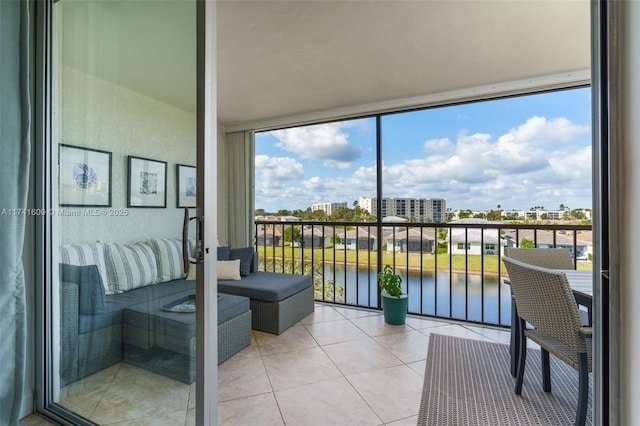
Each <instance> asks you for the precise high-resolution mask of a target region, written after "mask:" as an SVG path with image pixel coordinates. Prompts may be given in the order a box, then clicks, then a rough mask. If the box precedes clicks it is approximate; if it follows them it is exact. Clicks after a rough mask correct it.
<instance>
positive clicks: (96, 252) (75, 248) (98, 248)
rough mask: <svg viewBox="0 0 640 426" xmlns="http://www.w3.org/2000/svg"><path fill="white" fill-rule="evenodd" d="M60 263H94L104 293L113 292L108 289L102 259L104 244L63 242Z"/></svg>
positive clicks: (84, 264)
mask: <svg viewBox="0 0 640 426" xmlns="http://www.w3.org/2000/svg"><path fill="white" fill-rule="evenodd" d="M60 260H61V263H64V264H67V265H75V266H86V265H96V266H97V267H98V271H99V273H100V278H101V279H102V285H103V286H104V292H105V294H113V293H114V292H113V291H111V290H110V289H109V281H108V275H107V267H106V263H105V259H104V244H102V243H99V242H95V243H89V244H64V245H62V246H60Z"/></svg>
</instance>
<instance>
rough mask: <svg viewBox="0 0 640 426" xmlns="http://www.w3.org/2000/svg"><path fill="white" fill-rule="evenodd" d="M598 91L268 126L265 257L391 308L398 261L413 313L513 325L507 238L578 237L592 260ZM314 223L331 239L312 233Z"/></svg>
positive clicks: (340, 295)
mask: <svg viewBox="0 0 640 426" xmlns="http://www.w3.org/2000/svg"><path fill="white" fill-rule="evenodd" d="M590 93H591V90H590V88H589V87H575V88H570V89H567V90H554V91H547V92H535V93H525V94H522V95H521V96H510V97H504V98H497V99H488V100H482V99H478V100H477V101H474V102H466V103H457V104H448V105H438V106H433V107H430V108H419V109H415V110H410V111H399V112H394V113H384V114H378V115H374V116H370V117H364V118H361V119H354V120H348V121H340V122H331V123H324V124H314V125H309V126H300V127H293V128H287V129H281V130H271V131H264V132H257V133H256V136H255V146H256V148H255V151H256V157H255V167H256V173H255V192H256V194H255V200H256V201H255V207H256V211H255V217H256V220H257V221H258V223H257V226H256V235H257V249H258V252H259V253H260V254H261V255H262V256H263V258H264V259H265V263H266V265H265V267H266V268H267V269H268V268H273V267H276V268H277V265H276V266H274V264H276V263H277V262H276V261H275V259H276V258H278V256H280V257H281V258H282V261H281V263H282V264H284V265H289V266H290V267H293V266H294V265H298V266H297V267H298V269H300V271H298V270H296V272H302V265H304V266H305V268H306V269H305V273H313V274H314V278H315V281H316V290H317V291H316V298H317V299H319V300H320V299H321V300H330V301H334V302H337V303H347V304H354V305H365V306H369V307H378V301H377V297H376V296H377V281H376V274H377V272H378V270H379V267H380V266H382V265H385V264H391V265H394V266H395V267H397V268H398V270H400V271H401V274H402V277H403V285H404V286H405V290H406V291H407V292H408V293H409V312H411V313H418V314H423V315H429V316H436V317H443V318H454V319H460V320H467V321H474V322H483V323H490V324H500V325H507V324H509V318H510V296H509V294H510V293H509V289H508V288H507V287H505V286H504V285H503V284H501V281H500V276H501V273H503V272H504V269H503V268H502V267H501V264H500V262H499V259H500V255H501V254H502V247H503V246H505V245H507V244H517V245H523V246H524V245H527V244H532V246H533V245H535V246H538V247H549V246H551V247H567V248H569V249H570V250H575V257H576V260H577V262H576V266H577V267H578V268H579V269H589V268H591V261H592V257H593V244H592V237H591V232H589V227H590V223H591V205H592V182H591V174H592V171H591V158H592V153H591V125H590V122H591V100H590V96H591V95H590ZM260 222H263V223H260ZM276 222H277V223H276ZM281 222H284V224H282V223H281ZM300 222H302V223H300ZM362 222H366V223H362ZM453 224H455V226H456V228H452V227H451V226H453ZM465 224H471V225H470V226H472V227H473V226H476V227H477V228H476V229H470V228H469V229H467V228H465ZM509 224H517V225H524V226H534V227H535V226H537V227H539V228H540V229H538V230H535V231H534V230H532V229H528V230H522V229H521V230H517V231H516V230H513V229H510V228H508V227H507V225H509ZM562 225H569V226H580V227H581V228H574V229H570V230H568V231H567V230H564V229H560V228H558V226H562ZM482 226H484V227H485V229H481V227H482ZM500 226H502V228H500ZM545 226H546V227H547V229H543V228H544V227H545ZM554 227H555V230H554V229H553V228H554ZM311 234H314V235H315V234H318V235H315V236H314V237H313V238H316V239H318V240H319V241H322V243H321V244H313V245H312V244H311ZM274 247H281V249H279V251H278V250H276V249H275V248H274ZM303 259H309V260H304V261H299V260H303ZM318 263H319V264H320V265H318ZM311 264H313V269H312V268H311V267H310V266H311ZM310 271H312V272H310ZM327 289H329V291H327Z"/></svg>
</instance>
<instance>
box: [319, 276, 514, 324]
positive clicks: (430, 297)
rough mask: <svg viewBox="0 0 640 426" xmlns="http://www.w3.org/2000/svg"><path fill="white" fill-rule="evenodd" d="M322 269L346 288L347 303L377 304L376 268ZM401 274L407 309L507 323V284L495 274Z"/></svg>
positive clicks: (508, 304) (508, 317) (508, 303)
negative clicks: (406, 294) (407, 304)
mask: <svg viewBox="0 0 640 426" xmlns="http://www.w3.org/2000/svg"><path fill="white" fill-rule="evenodd" d="M323 272H324V282H325V283H331V282H332V281H333V282H335V283H336V284H338V285H340V286H343V287H344V288H345V302H346V303H348V304H353V305H360V306H377V297H378V296H377V295H378V290H377V285H378V282H377V276H376V274H377V271H376V270H375V269H371V270H370V269H367V268H360V269H358V268H355V267H353V266H347V267H343V266H335V267H334V266H333V265H325V266H324V271H323ZM400 275H401V276H402V285H403V287H404V289H405V291H407V283H408V284H409V287H408V294H409V312H410V313H418V314H419V313H422V314H426V315H434V316H441V317H446V318H453V319H461V320H469V321H481V322H486V323H493V324H503V325H509V324H510V315H511V297H510V292H509V286H507V285H505V284H498V277H497V276H496V275H485V276H484V280H482V275H480V274H468V275H467V274H464V273H455V272H454V273H451V274H449V272H438V273H437V274H434V273H433V272H423V273H422V275H421V274H420V273H419V272H409V273H408V275H407V273H406V272H401V273H400ZM483 281H484V282H483ZM421 283H422V284H421ZM436 284H437V285H436ZM327 285H329V284H327ZM465 301H466V303H465Z"/></svg>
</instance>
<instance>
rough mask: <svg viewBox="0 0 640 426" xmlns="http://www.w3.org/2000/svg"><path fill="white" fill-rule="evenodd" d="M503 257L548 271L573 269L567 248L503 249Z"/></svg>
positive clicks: (569, 251)
mask: <svg viewBox="0 0 640 426" xmlns="http://www.w3.org/2000/svg"><path fill="white" fill-rule="evenodd" d="M504 254H505V256H508V257H510V258H512V259H516V260H519V261H521V262H524V263H528V264H530V265H535V266H541V267H543V268H548V269H575V266H574V264H573V258H572V257H571V250H569V249H567V248H519V247H505V249H504Z"/></svg>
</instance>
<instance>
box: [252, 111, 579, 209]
mask: <svg viewBox="0 0 640 426" xmlns="http://www.w3.org/2000/svg"><path fill="white" fill-rule="evenodd" d="M325 130H326V129H325ZM334 130H336V129H334ZM589 131H590V129H589V127H588V126H579V125H575V124H572V123H571V122H570V121H569V120H567V119H566V118H555V119H551V120H549V119H546V118H544V117H531V118H529V119H528V120H526V122H524V123H523V124H521V125H520V126H518V127H515V128H513V129H510V130H509V131H508V132H506V133H504V134H503V135H497V137H494V136H493V135H490V134H486V133H473V134H467V133H464V132H461V133H460V134H458V135H457V139H456V141H455V143H453V142H452V141H450V140H449V139H447V138H441V139H430V140H427V141H425V143H424V144H423V147H424V149H425V154H426V155H425V157H421V158H412V159H407V160H405V161H402V162H400V163H396V164H385V165H384V166H383V167H384V169H383V190H384V195H385V196H390V197H401V196H402V197H419V198H422V197H442V198H445V199H447V204H448V206H449V207H452V208H472V209H473V208H478V209H491V208H495V207H496V205H497V204H500V205H501V206H502V208H505V209H512V208H516V209H528V208H529V207H531V206H533V205H544V206H546V207H547V208H557V207H558V206H559V204H560V203H563V204H565V205H567V204H568V205H570V206H571V207H574V208H578V207H590V205H591V146H585V143H588V142H585V141H584V138H580V140H578V138H579V137H581V136H584V135H585V134H588V133H589ZM329 133H330V132H329ZM338 133H339V132H338ZM338 133H335V134H338ZM336 139H339V138H334V139H332V140H334V141H335V140H336ZM291 140H292V139H291ZM320 140H321V138H318V139H316V142H317V143H315V144H312V146H322V147H323V148H326V149H329V146H330V143H328V142H327V143H326V144H325V145H321V144H320V143H319V142H318V141H320ZM281 141H282V139H281ZM280 143H284V142H280ZM256 163H257V162H256ZM274 175H276V176H279V174H275V173H274ZM300 179H302V178H301V177H300V178H299V180H300ZM375 185H376V168H375V165H372V166H370V167H360V168H358V169H357V170H355V171H354V172H353V173H351V174H349V175H348V176H344V177H328V178H327V177H324V178H321V177H313V178H311V179H308V180H305V181H300V183H299V184H296V185H295V188H294V187H291V186H290V184H289V185H287V187H286V188H284V187H281V188H277V189H274V190H273V191H272V190H271V189H270V190H269V192H270V196H272V197H276V198H277V199H278V200H280V201H278V202H281V203H282V204H280V205H285V206H288V207H287V208H306V207H307V206H310V205H311V204H313V203H318V202H325V201H347V202H348V204H349V205H351V202H352V201H353V200H354V199H357V198H358V197H360V196H362V195H365V196H375V192H376V187H375ZM265 190H266V188H265ZM257 197H258V194H257ZM260 197H262V198H264V194H262V195H260ZM265 201H266V199H265ZM272 201H274V200H272ZM256 205H257V206H259V203H258V201H256ZM291 206H296V207H291Z"/></svg>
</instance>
